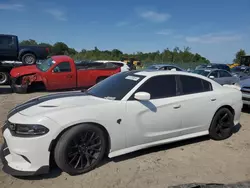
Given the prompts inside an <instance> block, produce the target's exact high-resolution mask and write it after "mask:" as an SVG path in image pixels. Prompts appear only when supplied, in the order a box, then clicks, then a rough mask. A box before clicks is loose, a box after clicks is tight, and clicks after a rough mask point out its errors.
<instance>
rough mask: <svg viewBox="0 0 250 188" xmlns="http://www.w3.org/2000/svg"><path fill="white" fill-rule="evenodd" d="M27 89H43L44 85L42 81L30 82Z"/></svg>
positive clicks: (44, 88)
mask: <svg viewBox="0 0 250 188" xmlns="http://www.w3.org/2000/svg"><path fill="white" fill-rule="evenodd" d="M28 89H29V90H32V91H33V90H34V91H37V90H38V91H44V90H46V86H45V84H44V82H43V81H36V82H32V83H31V85H29V86H28Z"/></svg>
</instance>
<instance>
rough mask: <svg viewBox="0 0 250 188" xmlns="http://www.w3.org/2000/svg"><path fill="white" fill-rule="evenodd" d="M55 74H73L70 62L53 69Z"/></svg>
mask: <svg viewBox="0 0 250 188" xmlns="http://www.w3.org/2000/svg"><path fill="white" fill-rule="evenodd" d="M53 72H54V73H60V72H71V67H70V63H69V62H62V63H60V64H59V65H57V66H56V67H55V68H54V69H53Z"/></svg>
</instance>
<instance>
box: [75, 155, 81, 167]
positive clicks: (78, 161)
mask: <svg viewBox="0 0 250 188" xmlns="http://www.w3.org/2000/svg"><path fill="white" fill-rule="evenodd" d="M81 158H82V157H81V155H80V156H79V158H78V160H77V163H76V165H75V168H77V167H78V165H79V163H80V160H81Z"/></svg>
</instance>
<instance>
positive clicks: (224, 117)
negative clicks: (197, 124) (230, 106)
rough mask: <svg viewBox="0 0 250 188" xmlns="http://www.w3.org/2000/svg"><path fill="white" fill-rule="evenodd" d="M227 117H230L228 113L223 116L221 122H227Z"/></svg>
mask: <svg viewBox="0 0 250 188" xmlns="http://www.w3.org/2000/svg"><path fill="white" fill-rule="evenodd" d="M227 116H228V114H227V113H226V114H224V115H223V116H222V118H221V122H225V120H226V118H227Z"/></svg>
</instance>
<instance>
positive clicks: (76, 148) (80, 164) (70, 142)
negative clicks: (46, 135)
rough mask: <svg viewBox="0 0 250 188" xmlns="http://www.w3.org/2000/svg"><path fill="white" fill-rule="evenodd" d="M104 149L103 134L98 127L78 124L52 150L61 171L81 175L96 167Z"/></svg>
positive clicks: (105, 146)
mask: <svg viewBox="0 0 250 188" xmlns="http://www.w3.org/2000/svg"><path fill="white" fill-rule="evenodd" d="M91 140H92V141H91ZM106 148H107V140H106V137H105V133H104V132H103V131H102V130H101V129H100V128H99V127H97V126H94V125H91V124H80V125H77V126H75V127H72V128H70V129H69V130H68V131H66V132H65V133H64V134H63V135H62V136H61V137H60V139H59V140H58V142H57V144H56V147H55V150H54V156H55V157H54V159H55V162H56V164H57V166H58V167H59V168H60V169H61V170H62V171H64V172H66V173H68V174H70V175H78V174H83V173H86V172H89V171H91V170H93V169H94V168H95V167H97V165H98V164H99V163H100V161H101V160H102V159H103V157H104V154H105V151H106ZM91 158H92V159H91ZM88 164H89V165H88Z"/></svg>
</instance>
